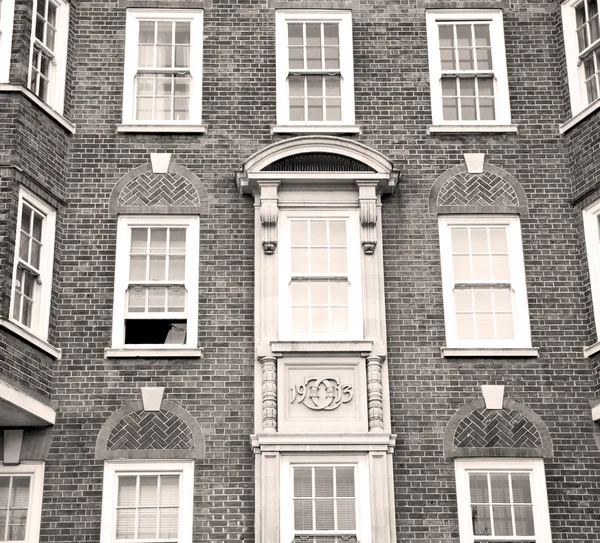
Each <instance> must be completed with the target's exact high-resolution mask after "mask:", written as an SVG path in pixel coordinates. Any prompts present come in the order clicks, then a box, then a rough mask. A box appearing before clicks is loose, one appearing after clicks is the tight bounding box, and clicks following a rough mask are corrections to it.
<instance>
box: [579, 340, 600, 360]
mask: <svg viewBox="0 0 600 543" xmlns="http://www.w3.org/2000/svg"><path fill="white" fill-rule="evenodd" d="M598 351H600V341H597V342H596V343H594V344H593V345H590V346H589V347H584V348H583V356H584V357H585V358H590V356H594V355H595V354H596V353H597V352H598Z"/></svg>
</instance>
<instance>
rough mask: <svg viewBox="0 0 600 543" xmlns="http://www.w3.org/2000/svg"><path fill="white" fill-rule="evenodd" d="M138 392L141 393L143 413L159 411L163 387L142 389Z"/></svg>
mask: <svg viewBox="0 0 600 543" xmlns="http://www.w3.org/2000/svg"><path fill="white" fill-rule="evenodd" d="M140 390H141V391H142V403H143V404H144V411H160V404H161V403H162V399H163V394H164V392H165V387H143V388H140Z"/></svg>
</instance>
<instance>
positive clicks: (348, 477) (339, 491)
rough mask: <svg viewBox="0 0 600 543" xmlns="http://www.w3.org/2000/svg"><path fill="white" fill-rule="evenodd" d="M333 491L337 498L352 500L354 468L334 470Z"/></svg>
mask: <svg viewBox="0 0 600 543" xmlns="http://www.w3.org/2000/svg"><path fill="white" fill-rule="evenodd" d="M335 472H336V473H335V489H336V490H335V491H336V496H337V497H338V498H353V497H354V496H355V494H354V468H350V467H348V468H342V467H339V468H336V470H335Z"/></svg>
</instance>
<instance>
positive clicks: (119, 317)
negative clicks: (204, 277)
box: [112, 215, 200, 351]
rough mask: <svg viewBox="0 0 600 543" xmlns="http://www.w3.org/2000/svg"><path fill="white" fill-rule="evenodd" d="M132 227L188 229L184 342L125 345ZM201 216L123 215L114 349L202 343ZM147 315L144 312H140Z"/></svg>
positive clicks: (119, 232) (119, 228) (119, 229)
mask: <svg viewBox="0 0 600 543" xmlns="http://www.w3.org/2000/svg"><path fill="white" fill-rule="evenodd" d="M132 227H150V228H152V227H155V228H156V227H180V228H185V229H186V252H185V288H186V290H187V305H186V313H187V330H186V332H187V333H186V342H185V343H184V344H154V343H148V344H137V343H136V344H125V314H126V311H125V303H126V292H127V288H128V286H129V279H128V278H129V262H130V260H129V250H130V245H131V229H132ZM199 227H200V221H199V217H191V216H190V217H180V216H177V217H169V216H164V215H144V216H142V215H140V216H121V217H119V220H118V225H117V251H116V263H115V298H114V300H115V303H114V311H113V334H112V346H113V348H114V349H131V350H136V351H139V350H141V349H146V350H148V349H150V350H155V351H160V350H168V351H173V350H177V349H182V348H187V349H195V348H196V347H197V344H198V265H199V254H198V251H199ZM140 315H144V313H140Z"/></svg>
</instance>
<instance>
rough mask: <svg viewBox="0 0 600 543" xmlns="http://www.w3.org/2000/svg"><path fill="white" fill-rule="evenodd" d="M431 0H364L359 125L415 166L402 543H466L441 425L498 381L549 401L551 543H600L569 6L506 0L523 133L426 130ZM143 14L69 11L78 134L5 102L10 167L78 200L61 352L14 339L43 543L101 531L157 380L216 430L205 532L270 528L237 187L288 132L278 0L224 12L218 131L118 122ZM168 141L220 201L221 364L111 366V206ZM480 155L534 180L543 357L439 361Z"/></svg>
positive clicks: (216, 25)
mask: <svg viewBox="0 0 600 543" xmlns="http://www.w3.org/2000/svg"><path fill="white" fill-rule="evenodd" d="M492 3H493V2H486V3H485V4H486V5H490V4H492ZM148 4H151V3H149V2H148ZM177 4H181V2H173V5H174V6H176V5H177ZM185 4H186V5H187V6H189V5H190V2H185ZM434 4H435V5H439V3H435V2H429V1H425V0H419V1H417V2H413V3H406V2H396V1H392V0H361V1H360V2H358V9H357V10H355V12H354V14H353V31H354V55H355V56H354V62H355V95H356V119H357V124H359V125H361V127H362V129H363V134H362V135H360V136H353V138H354V139H356V140H357V141H360V142H362V143H365V144H367V145H370V146H372V147H374V148H376V149H377V150H379V151H380V152H382V153H384V154H385V155H386V156H387V157H389V158H390V160H392V161H393V163H394V164H395V166H396V168H397V169H398V170H399V171H400V172H401V181H400V183H399V187H398V191H397V193H396V194H395V195H394V196H391V197H387V198H385V199H384V203H383V251H384V267H385V274H386V310H387V316H388V322H387V329H388V341H389V360H388V363H389V370H390V380H391V381H390V385H391V386H390V393H391V405H392V425H393V431H394V432H395V433H396V434H397V435H398V441H397V449H396V452H395V455H394V477H395V492H396V515H397V534H398V541H399V543H416V542H417V541H418V542H419V543H423V542H428V543H457V542H458V525H457V512H456V496H455V482H454V470H453V464H452V462H451V461H447V460H445V459H444V457H443V435H444V429H445V426H446V424H447V423H448V421H449V419H450V417H451V416H452V415H453V414H454V413H455V412H456V410H457V409H459V408H460V407H461V406H463V405H464V404H466V403H468V402H469V401H471V400H473V399H474V398H477V397H479V396H480V388H479V387H480V385H481V384H486V383H503V384H505V385H506V393H507V396H509V397H510V398H513V399H514V400H516V401H518V402H520V403H522V404H524V405H526V406H528V407H530V408H531V409H533V410H534V411H535V413H537V414H538V415H539V416H541V417H542V419H543V420H544V422H545V423H546V425H547V426H548V428H549V431H550V433H551V436H552V439H553V442H554V453H555V456H554V458H553V459H547V460H546V462H545V464H546V474H547V480H548V492H549V502H550V514H551V521H552V528H553V537H554V541H556V542H560V541H562V542H569V543H583V542H592V541H597V540H598V535H597V534H598V533H599V532H600V520H599V517H598V515H597V511H598V509H599V508H600V495H599V493H598V478H599V477H600V452H599V449H598V445H597V443H596V441H595V438H594V431H595V432H596V434H597V433H598V429H597V428H594V425H593V423H592V422H591V420H590V414H589V404H588V399H589V398H590V397H591V396H592V395H593V394H594V393H597V392H598V390H599V388H600V387H599V385H598V377H597V376H598V374H599V368H598V362H596V361H589V360H586V359H584V358H583V356H582V346H583V345H589V344H591V343H593V342H594V341H595V337H594V332H593V329H592V324H591V302H590V290H589V277H588V275H587V267H586V264H585V249H584V247H583V238H582V224H581V220H580V209H579V208H573V206H572V205H571V200H572V198H573V196H574V195H576V194H579V193H581V192H582V191H584V190H588V189H589V188H591V187H593V186H595V185H594V184H595V183H598V175H599V174H598V171H600V168H598V161H599V160H600V159H599V158H598V157H599V155H600V153H599V152H598V145H600V143H599V139H598V137H597V134H598V133H599V129H600V127H599V126H598V123H599V122H600V121H599V119H600V114H596V115H595V116H593V117H591V118H590V119H587V120H586V121H585V122H583V123H582V124H581V125H579V126H578V127H576V128H574V129H573V130H571V131H570V132H569V133H568V134H567V135H564V136H561V135H560V134H559V132H558V126H559V125H560V124H561V123H562V122H564V121H565V120H566V119H567V118H568V114H566V113H565V111H566V108H567V107H568V95H567V88H566V85H565V82H566V74H565V70H564V66H563V63H564V58H563V57H564V51H563V49H564V48H563V45H562V41H561V40H562V34H561V31H560V26H561V25H560V7H559V4H558V2H548V1H546V0H522V1H512V2H501V3H500V4H502V6H503V7H504V8H505V11H504V21H505V36H506V49H507V62H508V76H509V85H510V92H511V112H512V118H513V122H514V123H515V124H517V125H518V127H519V132H518V134H505V135H493V134H492V135H481V134H480V135H477V134H464V135H428V134H427V125H428V124H430V123H431V114H430V99H429V77H428V64H427V48H426V33H425V16H424V9H425V7H431V6H432V5H434ZM496 4H498V3H496ZM203 5H204V4H203V3H201V2H198V6H199V7H202V6H203ZM470 5H472V3H471V4H470ZM29 6H30V1H26V0H17V11H16V19H17V22H16V26H15V42H14V43H13V72H14V81H15V82H24V81H26V77H27V68H26V64H27V58H28V40H29V35H30V31H31V26H30V22H29V17H30V7H29ZM124 6H125V3H124V2H121V1H119V0H78V1H77V2H72V8H71V15H72V18H71V22H72V24H71V32H70V42H69V68H68V84H67V103H66V107H65V116H66V117H67V118H68V119H69V120H70V121H72V122H73V123H75V124H76V125H77V132H76V134H74V135H70V136H69V135H67V134H66V133H65V131H64V129H63V128H61V127H60V126H58V125H57V124H56V123H55V122H54V121H53V120H52V119H50V118H48V117H47V116H46V115H45V114H44V113H43V112H41V111H40V110H39V109H38V108H36V107H35V106H34V105H32V104H31V103H30V102H29V101H28V100H27V99H26V98H24V97H23V96H21V95H15V94H6V93H2V94H0V141H2V146H1V147H0V161H1V162H2V163H3V164H11V165H15V166H18V167H20V168H21V169H23V170H24V171H25V172H26V173H27V174H28V175H29V176H31V177H32V178H33V179H35V181H36V182H37V183H40V184H41V185H42V186H43V187H45V188H46V189H47V190H49V191H51V192H52V193H53V194H55V195H56V196H57V197H58V198H61V199H64V200H66V201H67V204H68V205H67V206H66V207H65V208H64V209H62V210H61V211H60V212H59V223H58V232H57V246H56V255H57V257H56V265H55V281H54V290H53V316H52V322H51V330H50V341H51V343H52V344H54V345H55V346H57V347H60V348H61V349H62V353H63V357H62V359H61V360H59V361H53V360H50V359H48V357H46V355H42V354H40V353H39V352H37V351H36V350H35V349H33V348H32V347H29V346H27V345H26V344H24V343H23V342H22V341H21V340H19V339H18V338H15V337H14V336H12V335H10V334H8V333H5V332H4V331H0V373H1V374H2V375H5V376H6V375H9V376H10V377H11V378H12V379H14V380H15V381H17V382H18V383H21V384H22V385H27V386H29V387H30V388H31V389H32V390H33V391H35V393H38V394H41V395H44V396H47V397H51V398H52V400H53V402H55V405H56V407H57V413H58V418H57V424H56V427H55V430H56V436H55V438H54V441H53V443H52V447H51V449H50V453H49V456H48V460H47V462H46V482H45V487H44V506H43V517H42V533H41V541H44V542H56V543H59V542H60V543H69V542H73V543H75V542H77V543H83V542H87V541H89V542H97V541H98V537H99V530H100V507H101V497H102V470H103V465H102V462H101V461H99V460H95V458H94V446H95V442H96V437H97V435H98V432H99V431H100V429H101V427H102V425H103V424H104V422H105V421H106V419H107V418H108V417H109V416H110V415H111V414H112V413H113V412H114V411H116V410H117V409H119V408H120V407H122V406H123V405H126V404H128V403H130V402H132V401H135V400H137V399H138V392H139V387H140V386H147V385H151V386H152V385H156V386H165V387H166V395H165V397H166V398H167V399H168V400H171V401H173V402H176V403H178V404H180V405H181V406H182V407H184V408H185V409H186V410H188V411H189V412H190V413H191V414H192V415H193V416H195V417H196V418H197V419H198V421H199V422H200V424H201V426H202V429H203V432H204V436H205V439H206V458H205V459H204V460H201V461H197V462H196V475H195V522H194V542H198V543H199V542H214V543H217V542H221V541H222V542H225V541H229V542H234V541H235V542H239V541H241V540H243V541H245V542H246V543H248V542H251V541H254V527H253V524H254V519H253V515H254V464H253V456H252V451H251V449H250V446H249V440H248V436H249V435H250V434H251V433H252V431H253V407H254V405H253V385H254V379H253V373H252V372H253V333H254V328H253V326H254V322H253V314H254V307H253V303H254V293H253V288H254V279H255V278H254V271H253V266H254V250H253V243H254V209H253V202H252V201H251V199H250V198H248V197H240V195H239V194H238V191H237V189H236V187H235V183H234V172H235V170H236V169H238V168H240V166H241V164H242V163H243V161H244V159H245V158H246V157H248V156H249V155H250V154H252V153H254V152H256V151H257V150H259V149H261V148H262V147H263V146H265V145H267V144H269V143H272V142H274V141H277V140H280V139H283V138H285V137H286V136H283V135H275V136H272V135H270V125H272V124H275V121H276V119H275V42H274V30H275V23H274V12H273V10H271V9H268V7H267V2H266V0H260V1H259V0H253V1H243V2H242V1H240V2H235V1H232V0H227V1H225V2H213V3H212V5H210V6H209V5H207V6H206V7H207V9H206V11H205V24H204V30H205V39H204V68H203V76H204V80H203V91H204V96H203V122H205V123H206V124H208V131H207V133H206V134H205V135H168V134H162V135H157V134H117V133H116V125H117V124H119V123H120V122H121V116H122V110H121V103H122V90H123V59H124V39H125V7H124ZM152 152H168V153H172V154H173V157H172V160H173V161H175V162H176V163H177V164H180V165H182V166H184V167H186V168H189V169H190V170H191V171H192V172H193V173H195V174H196V175H197V176H198V177H199V178H200V179H201V181H202V182H203V184H204V185H205V187H206V189H207V191H208V194H209V197H210V205H209V212H208V214H207V215H206V216H203V217H202V219H201V229H200V279H199V327H198V329H199V330H198V340H199V345H201V346H202V347H204V358H203V359H202V360H180V359H176V360H161V359H153V360H149V359H140V360H135V361H131V360H120V359H109V360H107V359H106V358H105V357H104V348H106V347H108V346H110V341H111V317H112V303H113V282H114V259H115V243H116V217H115V216H113V215H111V214H109V212H108V200H109V196H110V193H111V190H112V188H113V186H114V184H115V183H116V182H117V181H118V180H119V179H120V178H121V177H122V176H123V175H124V174H126V173H127V172H129V171H130V170H132V169H133V168H136V167H138V166H140V165H142V164H145V163H147V162H148V161H149V153H152ZM465 152H484V153H486V160H487V161H488V162H489V163H491V164H494V165H496V166H498V167H501V168H503V169H504V170H506V171H508V172H509V173H511V174H512V175H514V176H515V178H516V179H517V180H518V181H519V182H520V183H521V184H522V186H523V188H524V190H525V192H526V195H527V198H528V203H529V210H528V213H527V214H526V215H524V216H523V217H522V231H523V246H524V256H525V267H526V273H527V287H528V297H529V307H530V316H531V330H532V338H533V344H534V346H536V347H539V348H540V357H539V358H537V359H525V360H522V359H493V360H486V359H471V360H469V359H443V358H440V351H439V347H441V346H443V345H444V344H445V337H444V317H443V307H442V287H441V270H440V256H439V239H438V230H437V218H436V217H434V216H432V215H430V214H429V211H428V195H429V191H430V188H431V185H432V183H433V182H434V181H435V179H437V177H438V176H439V175H440V174H442V173H443V172H444V171H446V170H448V169H449V168H451V167H453V166H456V165H457V164H460V163H461V162H462V160H463V158H462V155H463V153H465ZM0 189H1V190H0V213H1V216H2V221H0V251H1V254H0V273H1V274H2V278H3V279H4V285H5V288H4V290H3V293H2V298H1V299H0V307H1V308H2V311H3V313H2V315H3V316H6V311H7V308H8V295H7V293H8V292H9V291H10V287H9V283H7V282H6V278H7V277H9V275H10V270H11V269H12V253H11V250H10V248H11V245H12V244H13V243H14V231H15V220H16V203H15V199H14V198H15V194H16V192H15V190H14V183H13V182H12V181H11V180H8V179H4V178H3V179H0ZM596 438H597V435H596ZM597 439H598V438H597Z"/></svg>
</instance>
